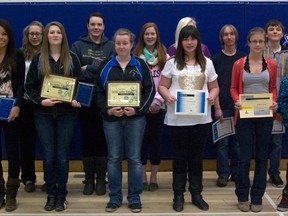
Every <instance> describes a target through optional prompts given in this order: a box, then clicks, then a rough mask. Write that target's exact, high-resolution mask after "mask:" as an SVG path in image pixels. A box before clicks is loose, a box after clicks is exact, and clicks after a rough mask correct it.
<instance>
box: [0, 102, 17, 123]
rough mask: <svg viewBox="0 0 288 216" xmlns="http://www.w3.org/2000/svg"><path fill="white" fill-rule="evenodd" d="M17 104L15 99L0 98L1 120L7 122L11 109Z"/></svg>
mask: <svg viewBox="0 0 288 216" xmlns="http://www.w3.org/2000/svg"><path fill="white" fill-rule="evenodd" d="M15 102H16V99H15V98H6V97H0V120H2V121H7V120H8V117H9V114H10V112H11V109H12V108H13V107H14V104H15Z"/></svg>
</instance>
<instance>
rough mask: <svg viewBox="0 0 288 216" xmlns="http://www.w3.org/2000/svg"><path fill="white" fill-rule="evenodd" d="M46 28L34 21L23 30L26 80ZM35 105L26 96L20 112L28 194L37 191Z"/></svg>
mask: <svg viewBox="0 0 288 216" xmlns="http://www.w3.org/2000/svg"><path fill="white" fill-rule="evenodd" d="M43 31H44V27H43V25H42V23H40V22H39V21H33V22H31V23H30V24H29V25H28V26H26V27H25V28H24V30H23V40H22V51H23V53H24V58H25V78H26V76H27V73H28V70H29V66H30V64H31V61H32V58H33V56H35V55H37V54H39V53H40V49H41V44H42V35H43ZM33 109H34V108H33V105H32V104H31V102H30V101H28V99H27V97H26V96H25V95H24V100H23V101H22V107H21V112H20V116H19V118H20V121H21V135H22V138H21V141H22V142H21V146H20V147H21V148H20V153H21V171H22V173H21V180H22V182H23V184H24V185H25V187H24V190H25V191H26V192H33V191H35V188H36V187H35V182H36V175H35V144H36V128H35V124H34V117H33Z"/></svg>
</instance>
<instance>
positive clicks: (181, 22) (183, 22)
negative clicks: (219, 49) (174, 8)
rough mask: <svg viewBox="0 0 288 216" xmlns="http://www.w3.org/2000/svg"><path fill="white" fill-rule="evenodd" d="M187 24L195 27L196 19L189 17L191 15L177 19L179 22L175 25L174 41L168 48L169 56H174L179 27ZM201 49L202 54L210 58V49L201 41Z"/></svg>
mask: <svg viewBox="0 0 288 216" xmlns="http://www.w3.org/2000/svg"><path fill="white" fill-rule="evenodd" d="M187 25H192V26H195V27H196V28H197V26H196V25H197V23H196V20H195V19H193V18H191V17H184V18H182V19H181V20H179V22H178V24H177V27H176V31H175V43H174V44H172V45H171V46H170V47H169V49H168V54H169V55H170V56H174V55H175V53H176V49H177V46H178V38H179V33H180V31H181V29H182V28H183V27H184V26H187ZM201 49H202V52H203V54H204V56H206V57H207V58H211V54H210V51H209V49H208V47H207V46H206V45H205V44H203V43H202V44H201Z"/></svg>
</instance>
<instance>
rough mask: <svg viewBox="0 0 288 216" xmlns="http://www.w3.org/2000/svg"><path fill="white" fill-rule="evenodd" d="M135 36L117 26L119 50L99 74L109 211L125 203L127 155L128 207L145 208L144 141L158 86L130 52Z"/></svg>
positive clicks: (99, 103) (99, 104) (106, 62)
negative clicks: (123, 187)
mask: <svg viewBox="0 0 288 216" xmlns="http://www.w3.org/2000/svg"><path fill="white" fill-rule="evenodd" d="M134 39H135V35H134V34H133V33H132V32H130V31H129V30H128V29H118V30H117V31H116V33H115V34H114V42H115V50H116V54H115V55H113V56H112V57H110V58H108V59H106V60H104V61H103V62H102V63H101V64H100V66H99V68H98V71H97V77H96V84H95V96H96V101H97V105H98V106H99V108H100V110H101V114H102V117H103V126H104V133H105V137H106V141H107V146H108V167H107V168H108V169H107V170H108V182H109V189H110V193H109V197H110V200H109V202H108V203H107V206H106V211H107V212H114V211H116V210H117V209H118V208H119V207H120V206H121V205H122V201H123V195H122V190H121V187H122V160H123V159H124V157H126V159H127V162H128V196H127V199H128V207H129V208H130V210H131V211H132V212H140V211H141V210H142V205H141V200H140V194H141V192H142V177H141V173H142V163H141V144H142V139H143V134H144V130H145V125H146V118H145V115H146V113H147V111H148V109H149V107H150V104H151V103H152V101H153V99H154V95H155V89H154V84H153V79H152V77H151V75H150V71H149V68H148V67H147V64H146V63H145V62H144V61H143V60H142V59H140V58H138V57H135V56H134V55H132V54H131V49H132V47H133V43H134ZM139 82H140V83H139ZM137 86H138V87H137Z"/></svg>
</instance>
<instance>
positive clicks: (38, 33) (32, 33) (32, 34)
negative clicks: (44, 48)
mask: <svg viewBox="0 0 288 216" xmlns="http://www.w3.org/2000/svg"><path fill="white" fill-rule="evenodd" d="M29 36H30V37H34V36H36V37H40V36H42V33H40V32H30V33H29Z"/></svg>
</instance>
